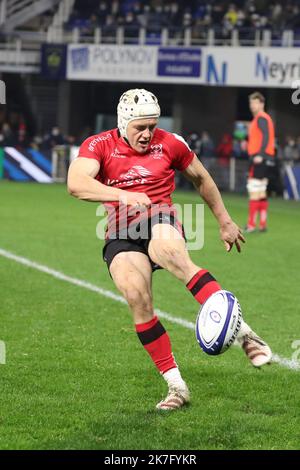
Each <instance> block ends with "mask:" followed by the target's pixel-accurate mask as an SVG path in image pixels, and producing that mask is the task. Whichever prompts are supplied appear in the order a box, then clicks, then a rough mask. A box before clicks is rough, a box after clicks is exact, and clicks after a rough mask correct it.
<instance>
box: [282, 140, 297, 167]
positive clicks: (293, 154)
mask: <svg viewBox="0 0 300 470" xmlns="http://www.w3.org/2000/svg"><path fill="white" fill-rule="evenodd" d="M283 159H284V160H286V161H288V162H290V163H293V162H296V161H297V160H298V159H299V153H298V148H297V143H296V139H295V138H294V137H292V136H290V135H289V136H287V137H286V144H285V146H284V148H283Z"/></svg>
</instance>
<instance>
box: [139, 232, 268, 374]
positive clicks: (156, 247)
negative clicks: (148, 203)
mask: <svg viewBox="0 0 300 470" xmlns="http://www.w3.org/2000/svg"><path fill="white" fill-rule="evenodd" d="M148 254H149V256H150V258H151V260H152V261H153V262H154V263H156V264H158V265H159V266H161V267H163V268H165V269H166V270H167V271H169V272H170V273H172V274H173V275H174V276H176V277H177V278H178V279H179V280H180V281H182V282H184V283H185V284H186V287H187V289H188V290H189V291H190V292H191V294H192V295H193V296H194V297H195V299H196V300H197V302H198V303H200V304H204V302H205V301H206V300H207V299H208V298H209V297H210V296H211V295H212V294H214V293H215V292H217V291H218V290H221V289H222V287H221V286H220V284H219V283H218V282H217V281H216V279H215V278H214V277H213V276H212V275H211V274H210V273H209V272H208V271H207V270H206V269H203V268H200V267H199V266H197V265H196V264H194V263H193V261H192V260H191V258H190V256H189V254H188V251H187V249H186V246H185V241H184V239H183V238H182V237H180V236H178V232H177V230H176V229H175V228H174V227H173V226H171V225H169V224H156V225H154V227H153V228H152V239H151V241H150V243H149V247H148ZM238 340H239V342H240V344H241V346H242V347H243V349H244V351H245V353H246V355H247V357H248V358H249V359H250V361H251V363H252V364H253V365H254V366H255V367H259V366H262V365H264V364H266V363H267V362H270V359H271V356H272V353H271V350H270V348H269V346H268V345H267V344H266V343H265V342H264V341H263V340H262V339H261V338H259V336H257V335H256V334H255V333H254V332H253V331H252V330H251V328H250V327H249V326H248V325H247V324H246V323H245V322H242V327H241V330H240V334H239V336H238Z"/></svg>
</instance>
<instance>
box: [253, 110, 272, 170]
mask: <svg viewBox="0 0 300 470" xmlns="http://www.w3.org/2000/svg"><path fill="white" fill-rule="evenodd" d="M257 125H258V128H259V130H260V132H261V134H262V139H261V146H260V149H259V150H258V152H257V155H255V156H254V157H253V163H262V161H263V160H264V159H265V155H266V148H267V146H268V143H269V138H270V133H269V126H268V121H267V120H266V118H265V117H263V116H261V117H259V118H258V120H257Z"/></svg>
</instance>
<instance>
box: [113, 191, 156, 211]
mask: <svg viewBox="0 0 300 470" xmlns="http://www.w3.org/2000/svg"><path fill="white" fill-rule="evenodd" d="M120 203H121V204H125V205H126V206H130V207H134V208H136V209H138V208H143V207H144V208H147V207H149V206H150V205H151V199H150V198H149V197H148V196H147V194H144V193H135V192H133V191H122V192H121V195H120Z"/></svg>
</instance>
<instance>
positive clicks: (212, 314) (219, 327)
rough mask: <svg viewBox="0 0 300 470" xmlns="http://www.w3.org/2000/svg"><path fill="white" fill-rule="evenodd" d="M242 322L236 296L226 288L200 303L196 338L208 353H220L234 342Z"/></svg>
mask: <svg viewBox="0 0 300 470" xmlns="http://www.w3.org/2000/svg"><path fill="white" fill-rule="evenodd" d="M241 323H242V312H241V307H240V304H239V302H238V300H237V298H236V297H235V296H234V295H233V294H232V293H231V292H228V291H226V290H219V291H217V292H215V293H214V294H212V295H211V296H210V297H209V298H208V299H207V301H206V302H205V303H204V304H203V305H202V307H201V309H200V311H199V313H198V316H197V320H196V338H197V341H198V343H199V345H200V347H201V349H202V350H203V351H204V352H205V353H206V354H210V355H213V356H215V355H217V354H222V353H223V352H225V351H226V350H227V349H228V348H229V346H231V345H232V343H233V342H234V340H235V338H236V336H237V334H238V332H239V329H240V327H241Z"/></svg>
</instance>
